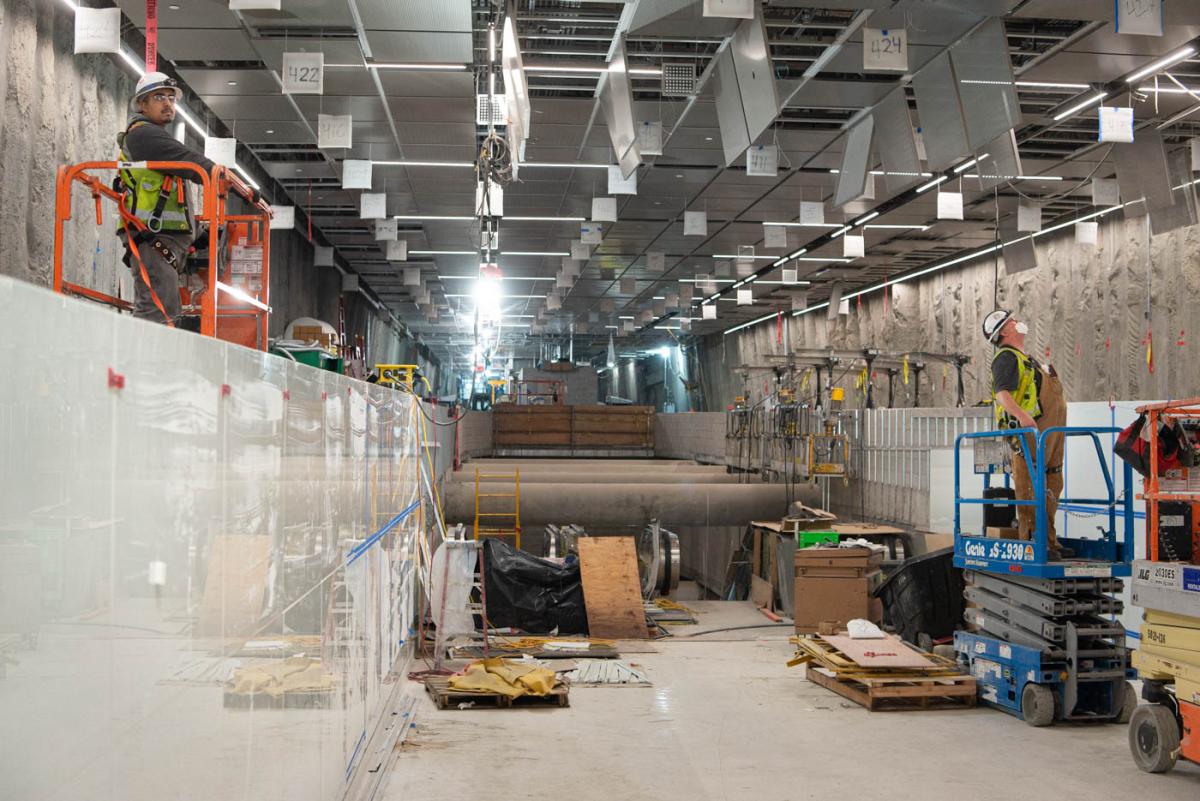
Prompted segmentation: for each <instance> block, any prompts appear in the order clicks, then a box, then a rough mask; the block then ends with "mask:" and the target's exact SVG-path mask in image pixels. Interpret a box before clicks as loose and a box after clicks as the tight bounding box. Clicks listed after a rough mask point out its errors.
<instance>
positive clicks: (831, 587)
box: [795, 546, 883, 634]
mask: <svg viewBox="0 0 1200 801" xmlns="http://www.w3.org/2000/svg"><path fill="white" fill-rule="evenodd" d="M882 561H883V549H882V548H879V547H865V546H864V547H854V548H802V549H800V550H798V551H796V587H795V595H796V615H795V618H796V632H797V633H798V634H815V633H817V632H818V631H819V630H820V628H821V624H823V623H825V624H831V626H832V629H833V630H838V629H842V628H845V626H846V623H847V622H848V621H850V620H853V619H855V618H862V619H864V620H870V621H871V622H873V623H878V622H880V621H881V620H882V619H883V605H882V604H881V603H880V602H879V600H878V599H877V598H875V597H873V596H874V593H875V590H876V589H877V588H878V587H879V585H880V583H882V581H883V573H882V572H881V571H880V569H879V566H880V564H881V563H882Z"/></svg>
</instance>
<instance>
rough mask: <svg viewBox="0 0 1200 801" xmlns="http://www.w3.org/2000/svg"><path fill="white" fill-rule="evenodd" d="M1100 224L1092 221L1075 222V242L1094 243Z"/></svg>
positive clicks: (1081, 243) (1079, 243)
mask: <svg viewBox="0 0 1200 801" xmlns="http://www.w3.org/2000/svg"><path fill="white" fill-rule="evenodd" d="M1099 232H1100V224H1099V223H1094V222H1080V223H1075V244H1076V245H1094V244H1096V240H1097V239H1098V235H1099Z"/></svg>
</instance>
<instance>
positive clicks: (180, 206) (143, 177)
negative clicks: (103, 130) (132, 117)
mask: <svg viewBox="0 0 1200 801" xmlns="http://www.w3.org/2000/svg"><path fill="white" fill-rule="evenodd" d="M147 124H148V123H143V122H135V123H134V124H133V125H130V126H129V129H128V130H127V131H126V134H128V133H129V131H132V130H133V129H134V128H136V127H137V126H139V125H147ZM120 159H121V161H122V162H126V163H129V162H130V161H131V159H130V158H129V154H128V153H126V152H125V148H124V146H122V148H121V152H120ZM118 172H119V173H120V175H121V183H123V184H124V185H125V188H126V189H128V190H129V191H128V192H127V193H126V195H125V208H127V209H129V211H131V212H133V214H134V216H136V217H137V218H138V219H139V220H141V221H142V222H143V223H145V224H146V227H147V228H149V229H150V230H151V231H153V232H155V233H158V232H159V231H190V230H191V227H192V226H191V220H190V219H189V216H188V208H187V193H186V192H185V191H184V190H183V180H182V179H181V178H176V177H175V176H171V175H164V174H163V173H161V172H158V171H157V170H149V169H146V168H145V167H123V168H121V169H119V170H118ZM164 184H165V185H166V191H165V192H164V190H163V185H164ZM180 198H182V200H181V199H180ZM131 203H132V204H133V205H132V206H131V205H130V204H131ZM160 203H161V208H160ZM156 212H157V213H156Z"/></svg>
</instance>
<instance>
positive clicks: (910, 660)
mask: <svg viewBox="0 0 1200 801" xmlns="http://www.w3.org/2000/svg"><path fill="white" fill-rule="evenodd" d="M821 639H822V640H824V641H825V642H827V643H829V644H830V645H832V646H833V647H834V648H836V649H838V650H839V651H841V652H842V653H843V654H845V655H846V656H848V657H849V658H850V659H853V660H854V661H855V662H856V663H857V664H858V665H860V666H861V667H866V668H927V667H932V665H933V663H932V662H930V661H929V660H928V659H927V658H925V656H923V655H922V654H921V653H919V652H918V651H914V650H913V649H912V648H909V647H908V646H907V645H905V644H904V643H903V642H901V641H900V640H899V639H898V638H896V637H893V636H892V635H890V634H889V635H887V636H885V637H883V639H878V640H855V639H852V638H851V637H849V636H847V635H844V634H825V635H822V636H821Z"/></svg>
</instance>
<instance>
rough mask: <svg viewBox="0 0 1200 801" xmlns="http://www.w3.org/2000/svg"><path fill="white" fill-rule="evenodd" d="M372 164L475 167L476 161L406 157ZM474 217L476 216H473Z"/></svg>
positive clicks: (383, 165) (386, 165)
mask: <svg viewBox="0 0 1200 801" xmlns="http://www.w3.org/2000/svg"><path fill="white" fill-rule="evenodd" d="M371 164H373V165H375V166H376V167H462V168H466V167H470V168H471V169H474V168H475V164H474V162H471V161H412V160H411V159H404V160H401V161H372V162H371ZM472 219H474V218H472Z"/></svg>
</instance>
